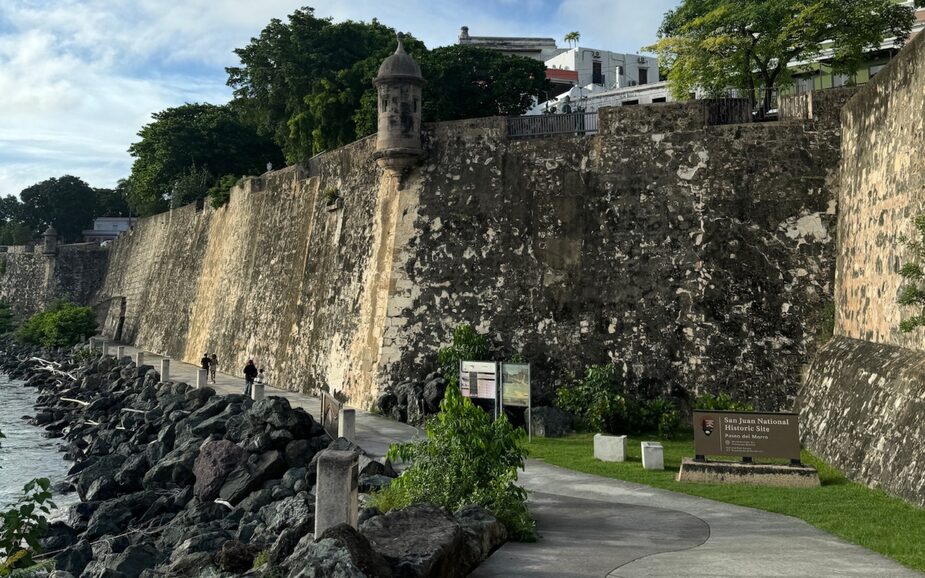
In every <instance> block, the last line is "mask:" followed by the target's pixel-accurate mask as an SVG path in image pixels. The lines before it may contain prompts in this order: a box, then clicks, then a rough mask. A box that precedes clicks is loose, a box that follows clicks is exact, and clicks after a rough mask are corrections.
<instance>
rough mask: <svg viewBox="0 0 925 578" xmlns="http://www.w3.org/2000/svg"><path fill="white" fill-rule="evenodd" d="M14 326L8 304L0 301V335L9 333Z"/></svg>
mask: <svg viewBox="0 0 925 578" xmlns="http://www.w3.org/2000/svg"><path fill="white" fill-rule="evenodd" d="M15 325H16V324H15V323H14V322H13V311H12V309H10V305H9V303H7V302H6V301H0V333H9V332H10V331H12V330H13V327H14V326H15Z"/></svg>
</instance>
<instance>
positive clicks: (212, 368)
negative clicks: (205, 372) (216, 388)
mask: <svg viewBox="0 0 925 578" xmlns="http://www.w3.org/2000/svg"><path fill="white" fill-rule="evenodd" d="M216 371H218V356H217V355H215V354H214V353H213V354H212V357H210V358H209V377H211V378H212V383H215V372H216Z"/></svg>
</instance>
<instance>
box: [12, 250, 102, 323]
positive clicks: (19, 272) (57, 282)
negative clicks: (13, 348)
mask: <svg viewBox="0 0 925 578" xmlns="http://www.w3.org/2000/svg"><path fill="white" fill-rule="evenodd" d="M27 249H28V250H27ZM108 256H109V253H108V251H107V250H106V249H105V248H101V247H100V246H99V245H98V244H96V243H92V244H79V245H59V246H58V248H57V252H56V253H55V254H53V255H46V254H44V253H43V252H42V247H41V246H38V247H34V248H33V247H29V248H26V247H20V246H16V247H7V251H6V252H2V253H0V300H3V301H6V302H7V303H9V304H10V306H11V308H12V310H13V312H14V314H16V315H17V316H19V317H21V318H25V317H28V316H29V315H32V314H33V313H36V312H38V311H40V310H42V309H43V308H44V307H45V306H46V305H47V304H49V303H50V302H52V301H54V300H56V299H66V300H68V301H73V302H75V303H81V304H89V303H91V302H92V301H93V298H94V295H95V294H96V292H97V290H98V289H99V288H100V285H101V283H102V281H103V277H104V276H105V273H106V264H107V262H108Z"/></svg>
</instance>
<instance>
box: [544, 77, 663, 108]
mask: <svg viewBox="0 0 925 578" xmlns="http://www.w3.org/2000/svg"><path fill="white" fill-rule="evenodd" d="M566 97H568V104H569V108H571V110H572V112H579V111H581V112H597V110H598V109H600V108H604V107H605V106H632V105H637V104H658V103H660V102H672V101H673V100H674V99H673V98H672V97H671V93H670V92H669V91H668V83H667V82H664V81H662V82H654V83H651V84H646V85H644V86H629V87H626V88H613V89H605V88H603V87H602V86H599V85H594V84H591V85H588V86H584V87H580V86H575V87H572V88H571V89H570V90H568V91H567V92H565V93H563V94H560V95H558V96H556V97H555V98H552V99H550V100H548V101H546V102H541V103H539V104H537V105H536V106H535V107H533V108H532V109H530V110H529V111H528V112H527V114H528V115H533V114H549V113H551V112H557V113H561V112H563V111H564V110H565V107H564V105H565V104H566V100H565V98H566Z"/></svg>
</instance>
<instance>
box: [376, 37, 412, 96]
mask: <svg viewBox="0 0 925 578" xmlns="http://www.w3.org/2000/svg"><path fill="white" fill-rule="evenodd" d="M401 39H402V34H401V33H399V34H398V47H397V48H396V49H395V53H394V54H392V55H391V56H389V57H388V58H386V59H385V60H383V61H382V64H381V65H380V66H379V74H377V75H376V79H375V80H373V84H379V83H381V82H385V81H387V80H405V81H409V82H419V83H423V82H424V77H423V76H422V75H421V67H420V66H418V63H417V62H415V61H414V58H412V57H411V55H410V54H408V53H407V52H405V47H404V46H403V45H402V42H401Z"/></svg>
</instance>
